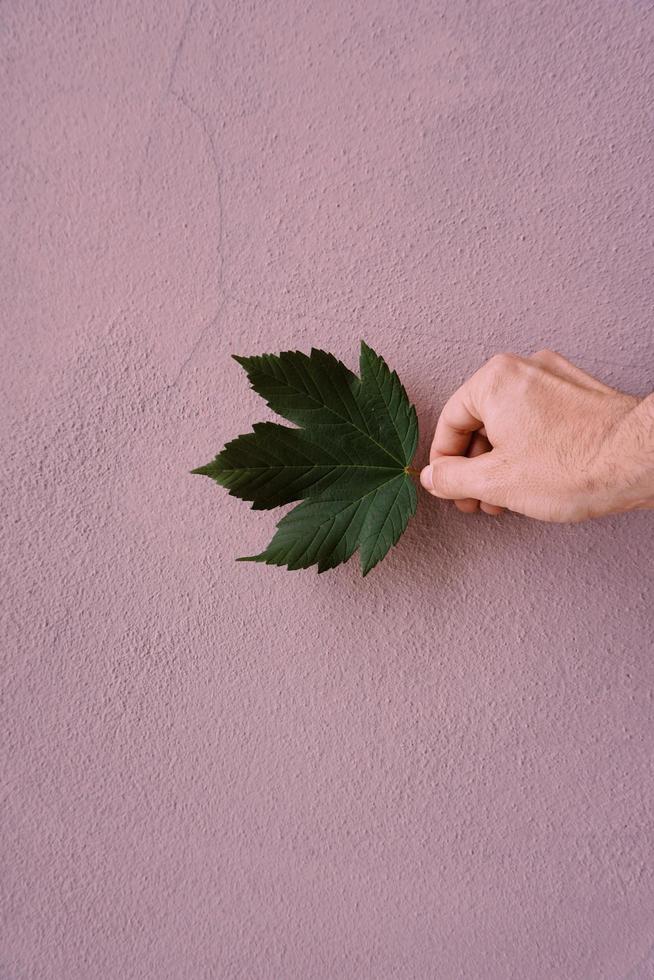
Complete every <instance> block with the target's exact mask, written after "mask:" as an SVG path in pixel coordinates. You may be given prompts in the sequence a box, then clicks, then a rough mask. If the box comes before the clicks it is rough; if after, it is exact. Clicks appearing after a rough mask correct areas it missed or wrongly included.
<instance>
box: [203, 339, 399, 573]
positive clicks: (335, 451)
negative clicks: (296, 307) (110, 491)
mask: <svg viewBox="0 0 654 980" xmlns="http://www.w3.org/2000/svg"><path fill="white" fill-rule="evenodd" d="M235 360H237V361H238V363H239V364H241V365H242V366H243V367H244V368H245V370H246V371H247V375H248V379H249V381H250V383H251V385H252V387H253V388H254V390H255V391H256V392H257V393H258V394H260V395H261V396H262V397H263V398H265V399H266V401H267V403H268V406H269V407H270V408H272V409H273V410H274V411H275V412H277V413H278V414H279V415H281V416H283V417H284V418H286V419H288V420H289V421H290V422H294V423H295V424H296V425H297V426H299V428H296V429H292V428H289V427H288V426H284V425H278V424H277V423H275V422H259V423H256V424H255V425H254V426H253V431H252V432H251V433H248V434H247V435H242V436H239V437H238V438H237V439H234V440H233V441H232V442H229V443H227V445H226V446H225V448H224V449H223V450H222V452H221V453H219V455H218V456H216V458H215V459H214V460H213V462H211V463H208V464H207V465H206V466H201V467H199V468H198V469H196V470H193V472H194V473H200V474H203V475H205V476H209V477H211V478H212V479H214V480H215V481H216V482H217V483H219V484H221V486H224V487H226V488H227V489H228V490H229V492H230V493H231V494H232V495H233V496H236V497H240V498H241V499H242V500H251V501H252V507H253V509H255V510H262V509H268V508H272V507H278V506H281V505H282V504H287V503H291V502H292V501H295V500H300V501H302V502H301V503H300V504H298V506H297V507H295V508H294V509H293V510H291V511H290V512H289V513H288V514H286V516H285V517H283V518H282V520H281V521H280V522H279V524H278V525H277V531H276V533H275V535H274V537H273V539H272V541H271V542H270V544H269V545H268V547H267V548H266V549H265V551H263V552H262V553H261V554H259V555H253V556H252V557H248V558H242V559H239V560H240V561H259V562H265V563H266V564H268V565H285V566H286V567H287V568H289V569H298V568H308V567H309V566H310V565H317V566H318V571H319V572H324V571H326V570H327V569H329V568H334V567H335V566H336V565H340V564H341V563H342V562H345V561H347V560H348V558H350V557H351V556H352V555H353V554H354V552H355V551H356V550H357V548H358V549H359V558H360V562H361V570H362V572H363V574H364V575H367V573H368V572H369V571H370V570H371V569H372V568H373V567H374V566H375V565H376V564H377V563H378V562H379V561H380V560H381V559H382V558H383V557H384V556H385V555H386V553H387V552H388V550H389V549H390V548H391V547H392V546H393V545H394V544H396V543H397V541H398V539H399V537H400V535H401V534H402V532H403V531H404V530H405V528H406V526H407V523H408V520H409V518H410V517H411V516H412V515H413V514H414V513H415V509H416V502H417V497H416V489H415V486H414V483H413V481H412V479H411V475H410V474H411V473H412V472H413V471H411V469H410V463H411V460H412V459H413V455H414V453H415V451H416V446H417V442H418V421H417V418H416V411H415V408H414V407H413V405H411V404H410V402H409V400H408V398H407V395H406V392H405V390H404V388H403V387H402V384H401V383H400V380H399V378H398V376H397V374H396V373H395V372H394V371H390V370H389V368H388V366H387V365H386V362H385V361H384V360H383V359H382V358H381V357H379V355H378V354H376V353H375V352H374V351H373V350H372V349H371V348H370V347H368V346H367V344H365V343H364V342H363V341H362V342H361V358H360V372H361V377H360V378H357V377H356V375H355V374H353V373H352V372H351V371H350V370H349V369H348V368H347V367H346V366H345V365H344V364H342V363H341V361H339V360H337V358H335V357H334V356H333V355H332V354H328V353H326V352H325V351H320V350H312V351H311V354H310V355H309V356H307V355H306V354H301V353H300V352H299V351H286V352H284V353H281V354H279V355H275V354H263V355H261V356H260V357H236V358H235Z"/></svg>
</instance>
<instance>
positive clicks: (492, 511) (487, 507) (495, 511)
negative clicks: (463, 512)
mask: <svg viewBox="0 0 654 980" xmlns="http://www.w3.org/2000/svg"><path fill="white" fill-rule="evenodd" d="M479 509H480V510H483V512H484V514H488V515H489V516H490V517H498V516H499V515H500V514H502V513H503V512H504V508H503V507H497V506H496V505H495V504H487V503H486V501H485V500H482V501H481V503H480V504H479Z"/></svg>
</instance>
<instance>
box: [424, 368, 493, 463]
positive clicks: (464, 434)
mask: <svg viewBox="0 0 654 980" xmlns="http://www.w3.org/2000/svg"><path fill="white" fill-rule="evenodd" d="M474 378H475V375H473V376H472V378H470V379H469V380H468V381H466V382H465V384H463V385H461V387H460V388H459V389H458V391H455V392H454V394H453V395H452V396H451V398H449V399H448V401H447V402H446V403H445V407H444V408H443V411H442V412H441V414H440V418H439V419H438V422H437V424H436V431H435V433H434V439H433V441H432V444H431V450H430V453H429V459H430V461H431V460H433V459H435V458H436V457H437V456H462V455H463V453H465V452H466V451H467V449H468V446H469V445H470V436H471V434H472V433H473V432H476V431H477V430H478V429H480V428H481V427H482V425H483V424H484V423H483V420H482V419H481V418H479V412H478V410H477V409H476V408H475V405H474V399H473V397H472V387H473V386H472V382H473V379H474Z"/></svg>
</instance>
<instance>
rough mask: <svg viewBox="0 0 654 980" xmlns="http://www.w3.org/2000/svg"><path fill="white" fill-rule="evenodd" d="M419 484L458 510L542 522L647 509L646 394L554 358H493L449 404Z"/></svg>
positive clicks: (651, 447)
mask: <svg viewBox="0 0 654 980" xmlns="http://www.w3.org/2000/svg"><path fill="white" fill-rule="evenodd" d="M429 459H430V463H429V465H428V466H426V467H425V468H424V469H423V471H422V473H421V474H420V481H421V483H422V485H423V487H425V489H426V490H428V491H429V492H430V493H432V494H434V496H436V497H445V498H448V499H450V500H454V501H455V503H456V506H457V507H458V508H459V510H461V511H463V512H464V513H473V512H474V511H476V510H478V509H480V508H481V510H483V511H484V512H485V513H487V514H499V513H501V511H502V510H503V509H504V508H505V507H508V508H509V509H510V510H514V511H517V512H518V513H520V514H525V515H527V516H528V517H535V518H538V519H540V520H544V521H583V520H585V519H586V518H589V517H597V516H600V515H603V514H610V513H616V512H618V511H623V510H633V509H636V508H639V507H654V395H650V397H649V398H645V399H639V398H634V397H633V396H631V395H625V394H623V393H622V392H619V391H615V390H614V389H613V388H609V387H607V386H606V385H604V384H602V383H601V382H600V381H597V380H596V379H595V378H593V377H592V376H591V375H590V374H586V373H585V371H581V370H580V369H579V368H577V367H575V366H574V365H573V364H571V363H570V362H569V361H567V360H566V359H565V358H564V357H561V355H560V354H555V353H553V352H552V351H540V352H539V353H538V354H533V355H532V356H531V357H518V356H516V355H514V354H498V355H497V356H495V357H493V358H491V360H490V361H488V362H487V363H486V364H485V365H484V366H483V367H482V368H481V369H480V370H479V371H477V372H476V373H475V374H473V375H472V377H471V378H469V380H468V381H466V382H465V384H463V385H462V386H461V388H459V390H458V391H457V392H455V394H454V395H452V397H451V398H450V399H449V401H448V402H447V404H446V405H445V408H444V409H443V411H442V413H441V416H440V418H439V420H438V424H437V426H436V432H435V435H434V440H433V443H432V447H431V453H430V456H429Z"/></svg>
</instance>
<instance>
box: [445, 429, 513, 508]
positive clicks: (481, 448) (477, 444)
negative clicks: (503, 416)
mask: <svg viewBox="0 0 654 980" xmlns="http://www.w3.org/2000/svg"><path fill="white" fill-rule="evenodd" d="M482 433H483V434H482ZM492 448H493V447H492V446H491V444H490V442H489V441H488V437H487V435H486V429H480V430H479V432H475V434H474V435H473V437H472V439H471V441H470V449H469V450H468V457H469V458H470V459H474V458H475V456H481V455H482V453H489V452H490V451H491V449H492ZM468 499H470V498H468ZM475 503H476V504H477V506H478V508H479V510H482V511H483V512H484V514H490V516H491V517H497V516H498V514H501V513H502V512H503V510H504V508H503V507H496V506H495V505H494V504H488V503H486V501H485V500H481V501H475ZM455 504H456V506H457V507H459V503H457V502H456V501H455ZM461 509H462V508H461V507H459V510H461ZM474 509H475V510H477V507H475V508H474Z"/></svg>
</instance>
